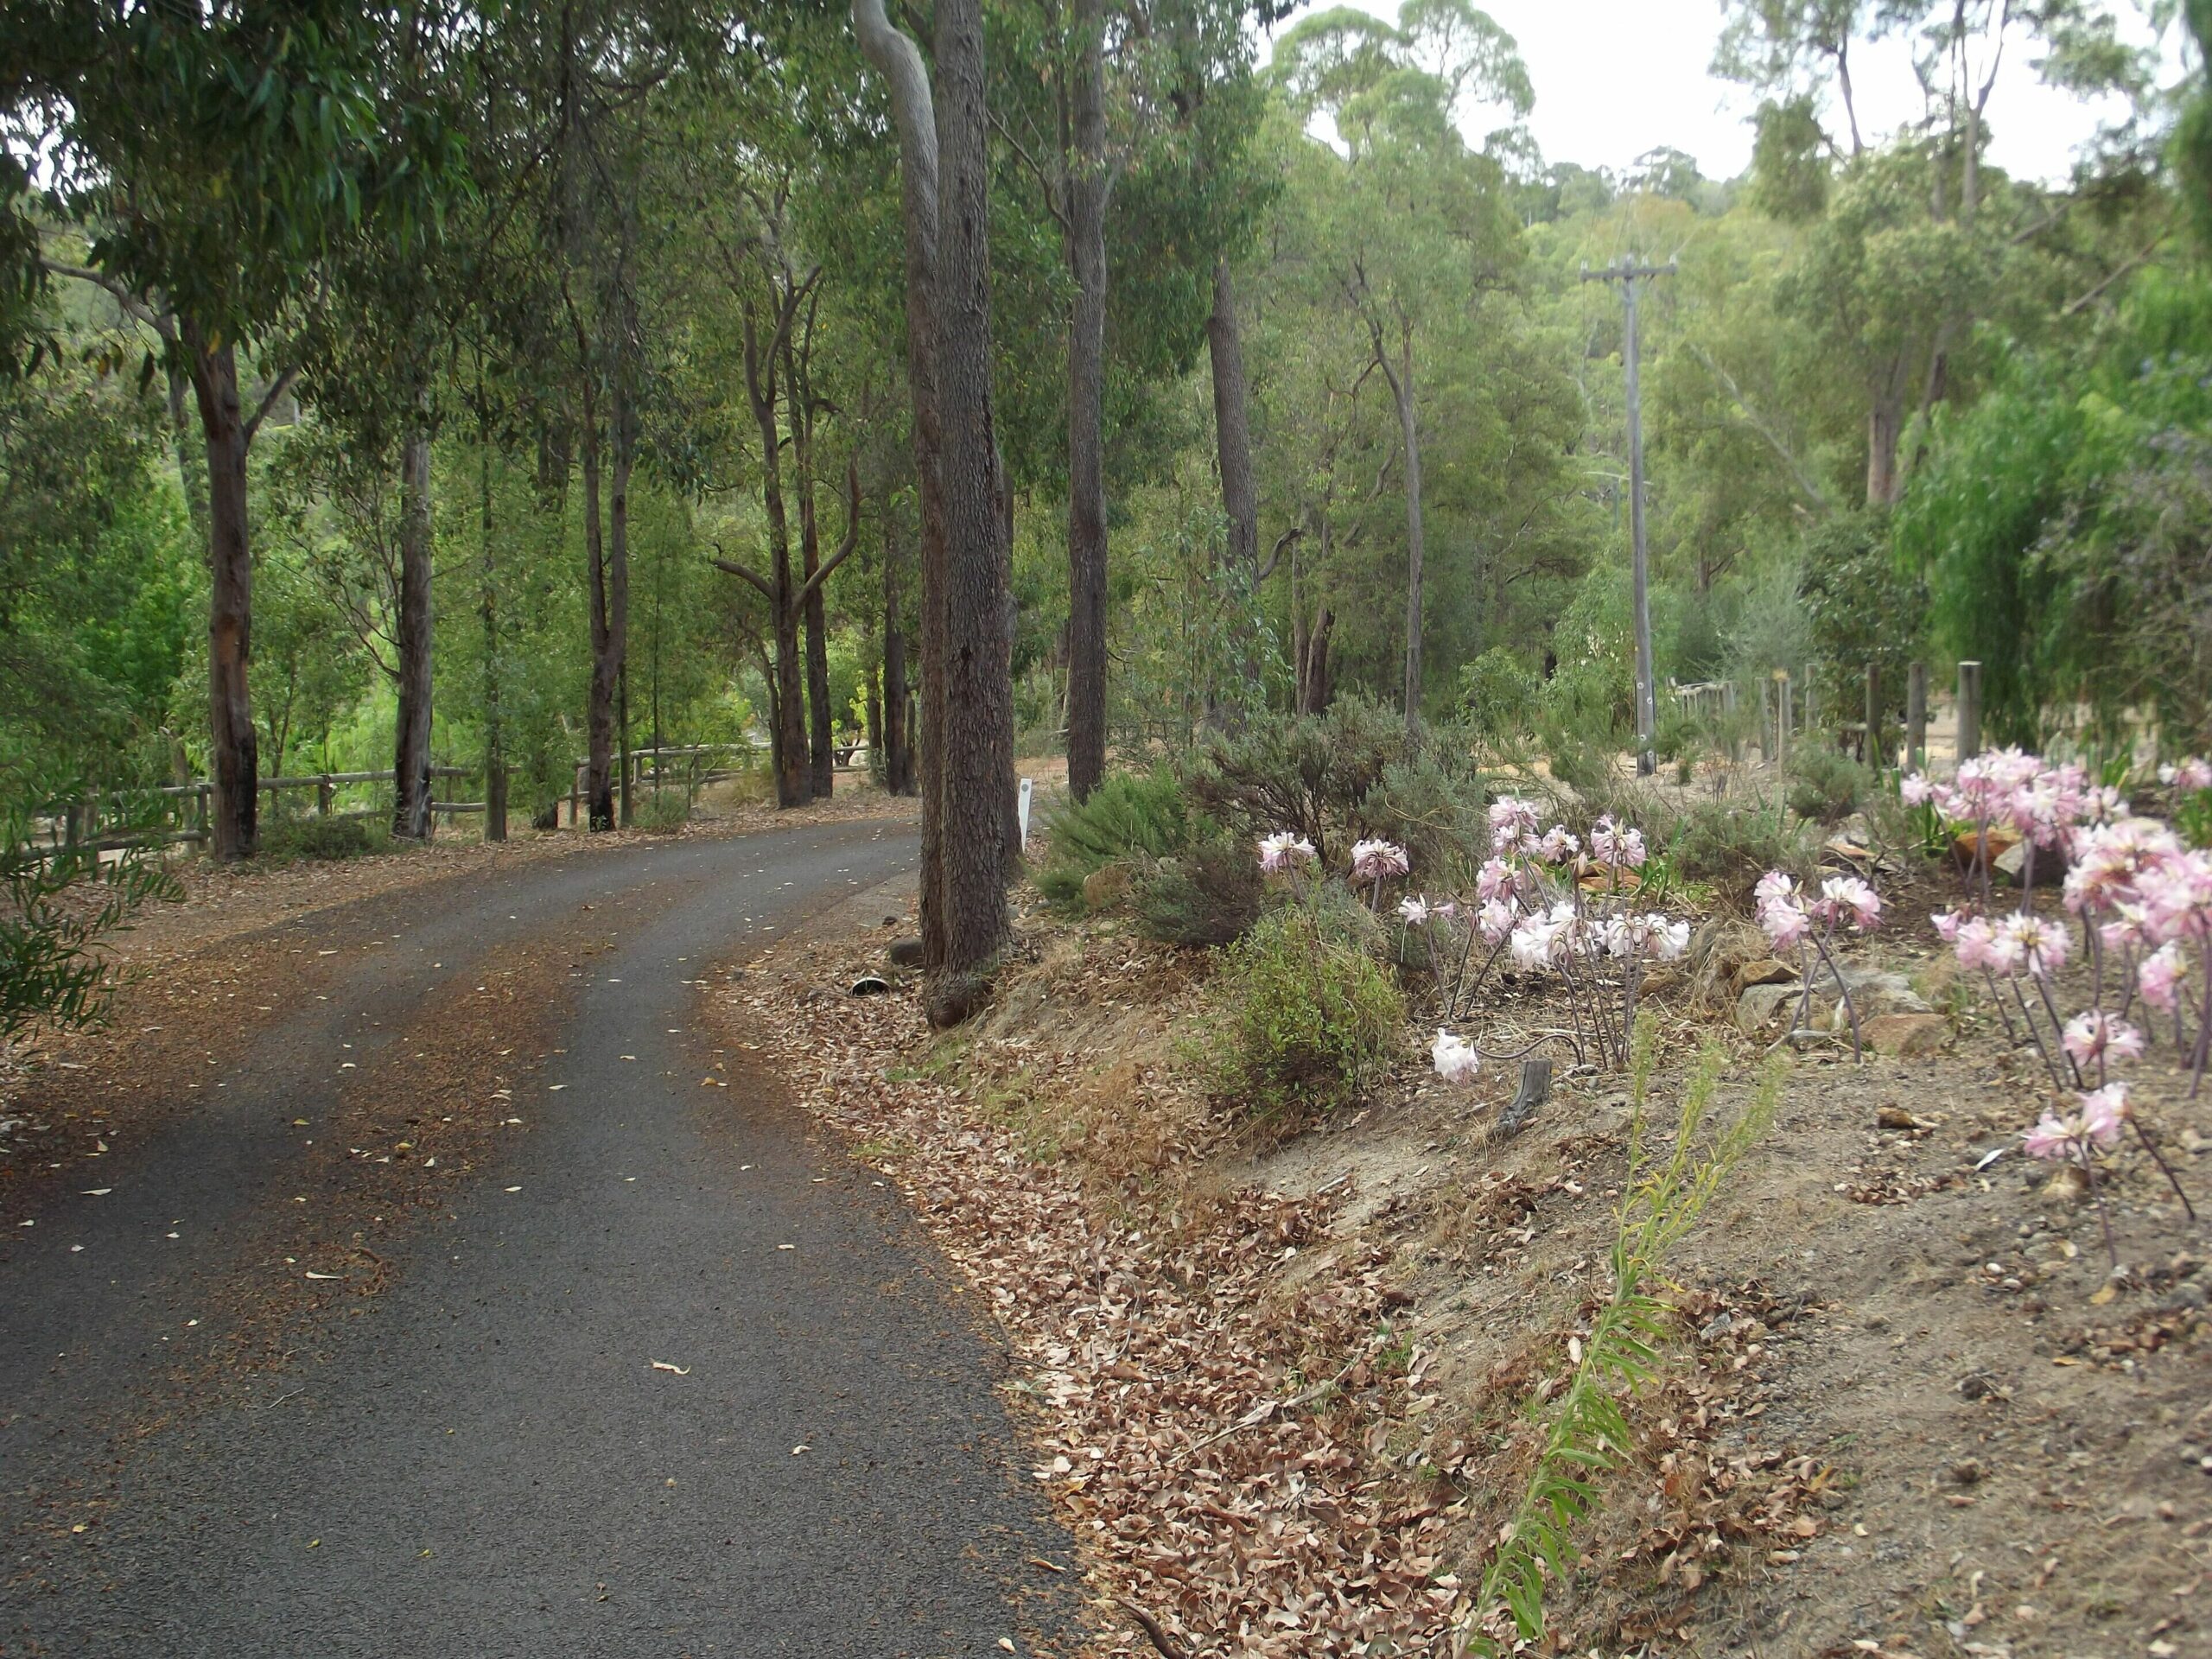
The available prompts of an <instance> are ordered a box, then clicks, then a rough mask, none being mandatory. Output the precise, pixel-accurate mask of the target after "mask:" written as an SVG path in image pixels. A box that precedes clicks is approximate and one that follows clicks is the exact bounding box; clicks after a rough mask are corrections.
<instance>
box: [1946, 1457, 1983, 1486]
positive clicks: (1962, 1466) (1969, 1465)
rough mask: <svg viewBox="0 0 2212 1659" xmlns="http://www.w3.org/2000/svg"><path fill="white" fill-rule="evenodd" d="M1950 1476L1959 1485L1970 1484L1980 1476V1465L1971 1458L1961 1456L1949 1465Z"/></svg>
mask: <svg viewBox="0 0 2212 1659" xmlns="http://www.w3.org/2000/svg"><path fill="white" fill-rule="evenodd" d="M1951 1478H1952V1479H1953V1480H1955V1481H1956V1482H1957V1483H1958V1484H1960V1485H1961V1486H1971V1485H1973V1484H1975V1483H1976V1482H1977V1481H1979V1480H1980V1478H1981V1465H1980V1464H1979V1463H1976V1462H1975V1461H1974V1459H1972V1458H1961V1459H1959V1460H1958V1461H1957V1462H1956V1463H1955V1464H1953V1465H1951Z"/></svg>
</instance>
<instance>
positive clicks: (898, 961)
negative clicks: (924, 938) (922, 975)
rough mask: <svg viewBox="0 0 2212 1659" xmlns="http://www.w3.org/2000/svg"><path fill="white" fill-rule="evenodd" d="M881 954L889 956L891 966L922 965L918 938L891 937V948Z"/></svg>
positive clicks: (920, 944) (909, 966)
mask: <svg viewBox="0 0 2212 1659" xmlns="http://www.w3.org/2000/svg"><path fill="white" fill-rule="evenodd" d="M883 954H884V955H885V956H886V957H888V958H890V962H891V965H892V966H893V968H918V967H920V966H921V965H922V942H921V941H920V940H919V939H893V941H892V942H891V948H890V949H889V950H887V951H885V952H884V953H883Z"/></svg>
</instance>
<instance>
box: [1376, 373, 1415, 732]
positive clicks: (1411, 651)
mask: <svg viewBox="0 0 2212 1659" xmlns="http://www.w3.org/2000/svg"><path fill="white" fill-rule="evenodd" d="M1399 347H1400V351H1399V360H1398V363H1397V365H1395V367H1394V366H1393V365H1391V363H1390V361H1389V358H1388V357H1387V356H1385V355H1384V354H1383V351H1382V349H1381V346H1380V341H1379V337H1378V342H1377V348H1376V359H1377V360H1378V361H1379V362H1380V363H1381V364H1382V365H1383V377H1384V378H1386V379H1388V380H1389V383H1390V395H1391V396H1392V397H1393V398H1395V400H1396V403H1397V406H1398V432H1399V436H1400V439H1401V441H1402V442H1403V443H1404V445H1405V452H1406V729H1407V730H1408V731H1412V730H1413V729H1414V728H1415V727H1417V726H1419V725H1420V724H1421V553H1422V546H1421V426H1420V423H1419V422H1418V421H1417V420H1416V419H1415V418H1414V342H1413V333H1412V331H1411V330H1410V329H1406V330H1403V331H1402V333H1401V334H1400V336H1399Z"/></svg>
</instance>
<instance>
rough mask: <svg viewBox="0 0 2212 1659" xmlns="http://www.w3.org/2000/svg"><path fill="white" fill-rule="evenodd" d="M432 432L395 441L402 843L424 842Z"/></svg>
mask: <svg viewBox="0 0 2212 1659" xmlns="http://www.w3.org/2000/svg"><path fill="white" fill-rule="evenodd" d="M430 627H431V620H430V435H429V432H428V431H427V430H425V429H423V427H421V426H420V425H416V426H412V427H410V428H409V429H408V431H407V432H406V434H405V435H404V436H403V437H402V438H401V439H400V442H399V617H398V625H397V629H396V637H395V638H394V639H393V641H392V644H393V647H394V651H393V654H394V656H395V658H397V661H396V664H395V666H396V668H397V678H398V690H399V714H398V718H397V721H395V722H394V729H393V735H392V758H391V774H392V807H391V833H392V834H393V835H395V836H398V837H400V838H401V839H403V840H406V841H428V840H429V838H430ZM279 764H280V765H281V764H282V762H281V760H280V761H279Z"/></svg>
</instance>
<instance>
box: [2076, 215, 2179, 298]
mask: <svg viewBox="0 0 2212 1659" xmlns="http://www.w3.org/2000/svg"><path fill="white" fill-rule="evenodd" d="M2169 234H2170V232H2166V231H2160V232H2158V235H2156V236H2154V237H2152V238H2151V240H2150V242H2149V243H2148V244H2147V245H2145V247H2144V249H2143V251H2142V252H2140V253H2139V254H2137V255H2135V256H2134V257H2133V258H2131V259H2123V260H2121V261H2120V264H2117V265H2115V266H2113V269H2112V270H2111V271H2110V272H2108V273H2107V275H2106V276H2105V277H2104V278H2103V279H2102V280H2101V281H2100V282H2099V283H2097V284H2096V286H2095V287H2094V288H2092V289H2089V291H2088V293H2086V294H2084V295H2082V296H2081V297H2080V298H2078V299H2072V300H2069V301H2067V302H2066V303H2065V304H2064V305H2062V306H2061V307H2059V308H2058V315H2060V316H2062V317H2070V316H2072V315H2074V314H2075V312H2076V311H2079V310H2081V309H2082V308H2083V307H2084V306H2088V305H2094V304H2095V303H2096V300H2097V296H2099V295H2100V294H2102V293H2103V292H2104V291H2105V290H2106V289H2108V288H2110V287H2111V286H2112V285H2113V283H2116V282H2118V281H2119V280H2120V278H2121V277H2125V276H2126V275H2127V273H2128V272H2129V271H2131V270H2134V269H2135V268H2136V267H2137V266H2138V265H2139V264H2142V263H2143V262H2144V261H2145V260H2146V259H2148V258H2149V257H2151V256H2152V254H2154V253H2156V252H2157V251H2158V250H2159V249H2160V248H2162V247H2164V245H2165V241H2166V238H2167V236H2168V235H2169Z"/></svg>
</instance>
